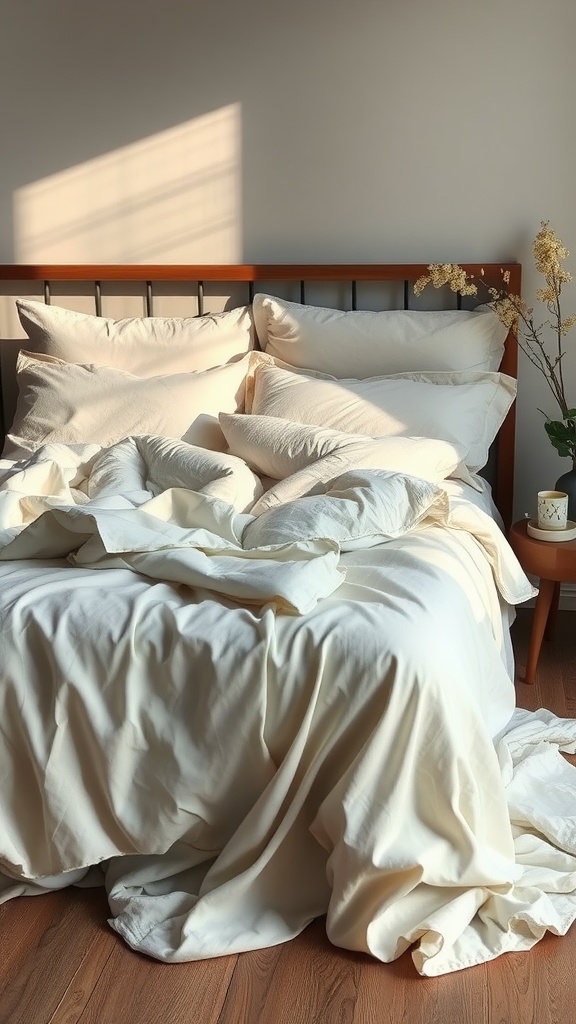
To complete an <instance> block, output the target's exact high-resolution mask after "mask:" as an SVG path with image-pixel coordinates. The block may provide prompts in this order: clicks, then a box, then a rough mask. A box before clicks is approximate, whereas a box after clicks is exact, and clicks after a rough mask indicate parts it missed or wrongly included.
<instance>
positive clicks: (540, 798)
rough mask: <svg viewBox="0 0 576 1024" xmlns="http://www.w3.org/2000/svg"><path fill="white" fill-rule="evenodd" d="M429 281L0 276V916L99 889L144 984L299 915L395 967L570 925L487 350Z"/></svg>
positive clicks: (400, 275) (255, 941)
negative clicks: (523, 703)
mask: <svg viewBox="0 0 576 1024" xmlns="http://www.w3.org/2000/svg"><path fill="white" fill-rule="evenodd" d="M467 269H468V270H469V271H470V272H473V273H479V272H480V270H481V269H482V271H483V273H484V275H485V278H486V280H487V281H490V280H500V277H499V275H500V274H501V271H502V269H504V270H506V271H507V272H509V274H510V275H511V287H512V288H513V290H515V291H518V292H519V291H520V267H519V266H518V265H516V264H509V265H504V266H502V265H500V264H498V265H485V266H484V267H483V268H480V267H479V266H467ZM425 271H426V267H425V266H420V265H363V266H356V265H355V266H343V265H336V266H316V265H312V266H301V265H298V266H297V265H289V266H244V265H242V266H206V267H173V266H154V267H147V266H132V267H121V266H107V267H102V266H99V267H93V266H86V267H79V266H68V267H66V266H57V267H28V266H24V267H6V266H5V267H1V268H0V284H2V291H3V296H4V298H3V302H4V305H3V307H2V322H1V327H0V335H1V336H2V337H3V338H4V339H5V340H4V341H3V342H2V343H1V348H0V353H1V356H2V362H1V365H2V394H3V409H4V426H5V433H6V437H5V442H4V449H3V453H2V459H1V461H0V594H1V597H0V616H1V624H2V625H1V636H2V652H1V667H0V671H1V674H2V678H1V682H2V719H1V722H2V731H1V740H0V899H2V900H8V899H11V898H14V897H17V896H19V895H23V894H26V895H41V894H42V893H44V892H46V891H50V890H53V889H55V888H60V887H63V886H67V885H78V886H89V885H104V886H105V887H106V891H107V894H108V902H109V906H110V915H111V916H110V925H111V927H112V928H114V929H115V930H116V931H117V932H118V934H119V935H120V936H121V937H122V938H123V940H124V941H125V942H126V943H127V944H128V945H129V946H130V947H132V948H133V949H135V950H137V951H139V952H141V953H145V954H148V955H150V956H152V957H155V958H157V959H160V960H163V961H167V962H177V961H185V960H194V959H201V958H207V957H215V956H222V955H226V954H228V953H235V952H238V951H244V950H249V949H256V948H261V947H265V946H269V945H273V944H276V943H280V942H285V941H288V940H289V939H290V938H292V937H293V936H295V935H297V934H298V933H299V932H301V931H302V930H303V929H304V928H305V927H306V926H307V924H308V923H309V922H310V921H311V920H313V919H314V918H316V917H319V916H323V915H325V916H326V929H327V934H328V936H329V938H330V940H331V941H332V942H333V943H334V944H335V945H337V946H341V947H344V948H348V949H353V950H360V951H363V952H365V953H367V954H370V955H372V956H374V957H376V958H377V959H379V960H381V961H383V962H388V961H390V960H393V959H394V958H396V957H398V956H400V955H401V954H402V953H403V952H404V951H405V950H406V949H408V948H410V949H411V951H412V958H413V960H414V964H415V967H416V969H417V971H418V972H419V973H420V974H422V975H438V974H443V973H447V972H449V971H454V970H459V969H461V968H464V967H467V966H471V965H474V964H477V963H481V962H485V961H487V960H490V959H493V958H494V957H496V956H498V955H500V954H501V953H505V952H508V951H514V950H526V949H529V948H530V947H531V946H532V945H534V943H535V942H537V941H538V939H539V938H541V937H542V935H543V934H544V933H545V931H546V930H551V931H553V932H556V933H557V934H562V933H565V932H566V931H567V929H568V928H569V927H570V925H571V924H572V922H573V921H574V919H575V918H576V836H575V830H574V815H575V810H574V802H573V799H572V797H571V793H573V792H574V791H575V789H574V778H573V773H574V768H573V767H572V766H571V765H569V764H568V763H567V762H566V761H565V759H564V758H563V756H562V751H570V752H574V751H576V723H575V722H573V721H571V720H567V719H566V720H565V719H558V718H556V717H554V716H553V715H551V714H550V713H549V712H547V711H545V710H543V709H542V710H541V711H539V712H536V713H529V712H523V711H519V710H515V706H514V665H513V655H512V648H511V643H510V633H509V630H510V625H511V622H512V621H513V617H514V608H515V606H516V605H517V604H519V603H522V602H524V601H526V600H529V599H530V598H531V597H532V596H533V595H534V593H535V591H534V588H533V586H532V584H531V582H530V581H529V580H528V579H527V578H526V576H525V575H524V573H523V572H522V569H521V567H520V565H519V564H518V562H517V560H516V558H515V556H514V554H513V552H512V550H511V548H510V547H509V545H508V543H507V541H506V539H505V533H504V527H505V526H506V525H508V524H509V522H510V519H511V513H512V494H513V455H514V397H515V393H516V382H515V374H516V349H515V345H514V339H513V338H512V337H510V336H508V337H506V336H505V334H506V332H505V331H503V329H502V326H501V325H500V324H499V322H498V320H497V317H495V315H494V313H493V311H492V310H490V308H489V307H486V306H479V307H476V308H472V307H468V308H464V307H463V305H462V303H461V302H456V303H455V304H454V301H453V300H454V296H448V297H447V296H444V295H436V294H434V295H433V296H430V295H425V296H424V297H422V298H421V299H420V300H419V301H420V304H419V302H418V301H417V300H415V299H414V296H413V284H414V281H415V280H416V279H417V278H418V277H419V276H420V275H421V274H422V273H424V272H425ZM447 299H448V300H449V306H448V308H444V304H445V303H446V300H447ZM169 303H172V304H173V305H174V306H175V307H176V308H177V313H168V312H166V310H167V308H168V305H169ZM422 303H424V304H422ZM441 304H442V305H441ZM16 385H17V386H16Z"/></svg>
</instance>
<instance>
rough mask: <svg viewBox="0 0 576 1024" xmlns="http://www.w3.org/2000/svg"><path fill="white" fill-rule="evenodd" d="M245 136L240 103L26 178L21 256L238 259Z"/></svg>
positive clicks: (52, 259) (17, 212)
mask: <svg viewBox="0 0 576 1024" xmlns="http://www.w3.org/2000/svg"><path fill="white" fill-rule="evenodd" d="M240 146H241V125H240V106H239V105H238V104H231V105H230V106H227V107H222V108H221V109H219V110H217V111H213V112H212V113H209V114H204V115H202V116H201V117H197V118H194V119H193V120H191V121H188V122H187V123H185V124H181V125H178V126H177V127H175V128H170V129H168V130H166V131H162V132H159V133H158V134H155V135H151V136H150V137H148V138H146V139H143V140H141V141H139V142H135V143H133V144H131V145H128V146H123V147H121V148H120V149H117V150H114V151H113V152H111V153H107V154H106V155H104V156H100V157H96V158H95V159H93V160H88V161H86V163H83V164H78V165H77V166H75V167H71V168H68V169H66V170H65V171H61V172H59V173H58V174H53V175H51V176H50V177H48V178H44V179H42V180H40V181H36V182H34V183H32V184H31V185H26V186H25V187H23V188H21V189H19V190H18V191H17V192H16V193H15V197H14V229H15V240H14V241H15V260H16V262H18V263H234V262H238V261H239V260H240V258H241V248H242V246H241V205H240V199H241V181H240V171H241V163H240V157H241V152H240Z"/></svg>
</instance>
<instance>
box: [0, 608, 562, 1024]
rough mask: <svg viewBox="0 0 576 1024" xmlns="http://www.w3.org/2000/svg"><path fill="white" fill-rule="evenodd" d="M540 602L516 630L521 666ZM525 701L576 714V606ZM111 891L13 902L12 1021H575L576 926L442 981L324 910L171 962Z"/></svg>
mask: <svg viewBox="0 0 576 1024" xmlns="http://www.w3.org/2000/svg"><path fill="white" fill-rule="evenodd" d="M529 622H530V612H529V611H527V610H526V609H521V610H520V612H519V615H518V620H517V622H516V623H515V625H514V628H513V636H514V645H515V649H516V653H517V666H518V674H519V676H521V674H522V669H523V665H524V659H525V650H526V643H527V636H528V629H529ZM517 691H518V703H519V705H520V706H522V707H525V708H528V709H536V708H538V707H542V706H544V707H548V708H550V709H551V710H552V711H554V712H555V713H556V714H558V715H561V716H570V717H572V716H575V715H576V615H574V613H573V612H561V613H560V614H559V617H558V624H557V632H556V636H555V638H554V641H553V642H551V643H546V644H545V645H544V649H543V652H542V656H541V661H540V666H539V670H538V677H537V680H536V683H535V685H534V686H532V687H528V686H526V685H525V684H524V683H522V682H521V681H519V682H518V683H517ZM106 918H107V903H106V900H105V898H104V896H103V893H102V892H101V891H98V890H81V889H70V890H65V891H63V892H60V893H53V894H50V895H46V896H40V897H27V898H20V899H16V900H13V901H11V902H9V903H7V904H5V905H4V906H2V907H0V1024H388V1022H391V1024H560V1022H562V1024H570V1022H572V1021H575V1020H576V969H575V965H576V925H575V926H574V927H573V928H572V930H571V932H570V933H569V934H568V935H567V936H565V937H562V938H558V937H555V936H552V935H547V936H546V937H545V938H544V939H543V940H542V941H541V942H540V943H539V944H538V945H537V946H536V947H535V949H534V950H532V951H531V952H529V953H516V954H508V955H507V956H503V957H500V958H499V959H497V960H495V961H494V962H493V963H490V964H486V965H482V966H479V967H474V968H470V969H468V970H465V971H461V972H458V973H457V974H452V975H448V976H446V977H443V978H437V979H423V978H420V977H419V976H418V975H417V974H416V972H415V970H414V967H413V965H412V961H411V959H410V956H409V954H405V955H404V956H403V957H401V958H400V959H399V960H397V961H396V962H395V963H393V964H388V965H384V964H380V963H377V962H375V961H373V960H371V959H370V958H368V957H365V956H362V955H356V954H353V953H347V952H345V951H343V950H338V949H335V948H334V947H333V946H331V945H330V944H329V943H328V941H327V939H326V937H325V934H324V929H323V922H322V921H317V922H315V923H314V924H313V925H312V926H310V928H308V929H307V930H306V931H305V932H304V934H303V935H301V936H300V937H299V938H297V939H295V940H293V941H292V942H290V943H287V944H286V945H283V946H279V947H275V948H274V949H269V950H264V951H262V952H255V953H245V954H242V955H240V956H231V957H222V958H221V959H218V960H212V961H208V962H203V963H191V964H182V965H180V964H178V965H166V964H160V963H157V962H156V961H153V960H149V959H147V958H146V957H143V956H140V955H139V954H136V953H133V952H132V951H131V950H129V949H128V948H127V947H126V946H125V945H124V944H123V942H122V941H121V939H119V938H118V937H117V936H116V934H115V933H114V932H112V931H111V930H110V929H109V928H108V926H107V924H106Z"/></svg>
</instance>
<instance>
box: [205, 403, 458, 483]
mask: <svg viewBox="0 0 576 1024" xmlns="http://www.w3.org/2000/svg"><path fill="white" fill-rule="evenodd" d="M219 420H220V426H221V427H222V432H223V434H224V437H225V438H226V440H227V442H228V450H229V451H230V453H231V454H232V455H236V456H238V457H239V458H241V459H243V460H244V461H245V462H246V463H247V464H248V465H249V466H250V467H251V469H253V470H255V471H256V472H257V473H260V474H261V475H262V476H266V477H269V478H271V479H273V480H284V479H285V478H286V477H289V476H290V475H291V474H297V473H299V471H302V470H304V469H307V468H311V469H312V474H311V475H310V477H309V478H310V480H311V483H312V484H315V483H317V482H318V481H320V480H321V481H322V482H323V483H326V481H327V480H329V479H332V477H334V476H337V475H338V474H339V473H343V472H344V471H345V470H346V469H347V468H350V467H356V468H359V467H362V468H363V469H387V470H390V471H393V472H398V473H409V474H411V475H412V476H417V477H420V478H421V479H423V480H429V481H432V482H434V483H438V482H440V481H441V480H444V479H445V478H446V477H447V476H449V475H450V473H452V472H453V471H454V470H455V469H456V467H457V465H458V463H459V462H460V460H461V459H462V458H463V456H464V450H463V448H462V447H461V446H459V445H456V444H452V443H451V442H450V441H440V440H436V439H432V438H427V437H384V438H372V437H360V436H359V435H358V434H346V433H344V432H343V431H340V430H331V429H329V428H327V427H315V426H308V425H307V424H303V423H291V422H290V421H289V420H284V419H279V418H277V417H274V416H250V415H246V414H241V413H239V414H234V413H220V416H219ZM319 462H321V463H322V470H321V473H320V476H318V475H317V468H318V466H319ZM326 472H328V473H329V474H330V475H329V476H326ZM302 493H305V492H304V491H302Z"/></svg>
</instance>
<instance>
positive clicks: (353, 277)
mask: <svg viewBox="0 0 576 1024" xmlns="http://www.w3.org/2000/svg"><path fill="white" fill-rule="evenodd" d="M460 265H461V266H462V267H464V269H465V270H466V271H467V272H468V273H470V274H473V275H474V276H475V277H479V276H480V275H482V279H483V281H484V282H485V283H486V284H488V285H491V284H493V285H495V286H501V285H502V272H503V271H505V272H507V274H508V275H509V285H508V287H509V288H510V290H511V291H512V292H514V293H515V294H517V295H520V294H521V277H522V268H521V265H520V264H519V263H461V264H460ZM427 271H428V265H427V264H425V263H361V264H355V263H331V264H324V263H322V264H320V263H318V264H316V263H288V264H266V263H260V264H252V263H247V264H206V265H200V264H195V265H193V264H190V265H188V264H182V265H181V264H164V263H161V264H153V265H152V264H128V265H126V264H56V265H51V264H46V265H42V264H14V265H9V264H0V281H3V282H10V283H13V284H14V286H15V290H14V294H18V285H19V283H21V282H30V281H34V282H41V284H42V291H43V294H44V300H45V301H46V302H50V301H51V285H52V283H54V282H60V281H62V282H90V283H91V285H92V289H93V293H94V309H95V312H96V314H97V315H101V311H102V284H103V283H104V282H126V283H132V284H139V285H142V284H144V285H145V304H146V313H147V315H153V295H154V283H155V282H156V283H158V282H171V283H174V284H185V283H188V282H190V283H194V284H195V290H196V295H197V307H198V312H199V313H202V312H203V308H204V305H203V304H204V284H205V283H208V282H210V283H212V282H217V283H223V284H228V283H230V284H232V283H242V282H245V283H246V285H247V300H248V301H251V299H252V296H253V294H254V292H255V290H256V286H264V285H268V286H269V285H270V283H271V282H274V281H276V282H298V283H299V285H300V290H299V300H300V301H301V302H305V301H306V284H307V283H313V282H327V283H330V284H338V283H345V284H347V285H348V286H349V287H350V300H351V301H350V305H349V308H351V309H356V308H358V307H357V304H356V303H357V288H356V286H357V283H359V282H370V283H377V282H400V283H402V286H403V306H404V308H409V307H410V306H411V304H412V303H411V297H412V294H413V293H412V286H413V284H414V282H415V281H416V280H417V278H419V277H420V276H422V275H423V274H426V273H427ZM3 290H4V291H5V289H3ZM258 290H262V291H265V290H268V288H265V287H258ZM483 298H484V296H480V297H479V300H480V301H482V300H483ZM451 299H452V301H453V305H456V306H459V305H460V301H459V298H458V300H457V299H456V297H455V296H451ZM420 308H422V307H420ZM517 361H518V348H517V344H516V339H515V337H514V335H513V334H512V333H510V335H509V336H508V338H507V341H506V348H505V353H504V358H503V360H502V364H501V370H502V371H503V372H505V373H507V374H509V375H510V376H512V377H516V375H517V365H518V362H517ZM0 383H1V382H0ZM514 446H515V411H514V407H512V409H511V410H510V412H509V414H508V416H507V418H506V421H505V423H504V424H503V426H502V429H501V431H500V434H499V436H498V439H497V443H496V446H495V447H496V451H495V457H496V464H495V472H494V478H493V492H494V498H495V501H496V503H497V505H498V507H499V509H500V512H501V514H502V517H503V519H504V522H505V524H506V526H508V525H509V523H510V522H511V520H512V506H513V493H514Z"/></svg>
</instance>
